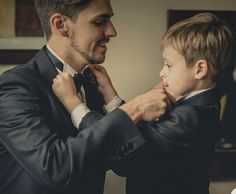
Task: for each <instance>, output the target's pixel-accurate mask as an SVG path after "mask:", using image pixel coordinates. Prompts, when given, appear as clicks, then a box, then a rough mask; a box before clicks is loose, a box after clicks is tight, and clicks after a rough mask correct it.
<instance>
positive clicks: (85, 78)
mask: <svg viewBox="0 0 236 194" xmlns="http://www.w3.org/2000/svg"><path fill="white" fill-rule="evenodd" d="M73 79H74V82H75V85H76V89H77V91H79V90H80V88H81V85H83V86H84V87H86V85H88V83H94V82H96V79H95V77H94V75H93V74H92V72H91V70H90V68H89V67H88V68H86V69H85V70H84V71H83V73H82V74H75V75H74V77H73Z"/></svg>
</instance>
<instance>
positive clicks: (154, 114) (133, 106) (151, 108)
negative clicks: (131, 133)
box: [120, 88, 169, 123]
mask: <svg viewBox="0 0 236 194" xmlns="http://www.w3.org/2000/svg"><path fill="white" fill-rule="evenodd" d="M168 104H169V98H168V96H167V95H166V92H165V91H164V90H163V89H156V88H155V89H152V90H150V91H148V92H146V93H145V94H143V95H140V96H137V97H136V98H134V99H133V100H131V101H129V102H127V103H125V104H123V105H122V106H120V109H122V110H123V111H125V112H126V113H127V114H128V115H129V117H130V118H131V119H132V120H133V122H134V123H137V122H138V121H139V120H141V119H142V120H144V121H153V120H156V119H159V118H160V117H162V116H163V115H164V114H165V112H166V111H167V110H168Z"/></svg>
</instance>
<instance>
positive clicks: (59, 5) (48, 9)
mask: <svg viewBox="0 0 236 194" xmlns="http://www.w3.org/2000/svg"><path fill="white" fill-rule="evenodd" d="M89 2H90V0H34V6H35V9H36V11H37V13H38V16H39V19H40V21H41V25H42V27H43V30H44V33H45V36H46V38H47V40H48V39H49V38H50V37H51V35H52V31H51V26H50V17H51V16H52V15H53V14H54V13H61V14H63V15H65V16H67V17H69V18H70V19H71V20H72V22H73V21H75V20H76V19H77V17H78V14H79V12H80V11H81V10H82V9H84V8H85V7H86V6H87V5H88V3H89Z"/></svg>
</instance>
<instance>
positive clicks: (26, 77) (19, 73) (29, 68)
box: [0, 63, 38, 84]
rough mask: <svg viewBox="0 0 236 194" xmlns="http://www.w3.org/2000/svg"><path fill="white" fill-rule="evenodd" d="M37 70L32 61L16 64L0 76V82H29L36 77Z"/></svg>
mask: <svg viewBox="0 0 236 194" xmlns="http://www.w3.org/2000/svg"><path fill="white" fill-rule="evenodd" d="M37 74H38V70H37V69H36V68H35V65H34V63H27V64H23V65H18V66H16V67H14V68H13V69H10V70H8V71H6V72H4V73H3V74H1V76H0V84H3V83H8V82H16V81H17V82H29V81H32V79H34V78H35V77H37Z"/></svg>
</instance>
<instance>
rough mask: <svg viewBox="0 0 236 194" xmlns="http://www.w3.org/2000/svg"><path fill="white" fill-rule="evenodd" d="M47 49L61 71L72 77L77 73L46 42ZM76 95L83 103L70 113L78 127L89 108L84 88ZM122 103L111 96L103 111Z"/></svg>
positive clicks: (108, 110)
mask: <svg viewBox="0 0 236 194" xmlns="http://www.w3.org/2000/svg"><path fill="white" fill-rule="evenodd" d="M47 49H48V50H49V51H50V52H51V53H52V54H53V55H54V56H55V57H56V58H57V59H58V60H59V61H60V62H62V64H63V72H67V73H68V74H70V75H71V76H72V77H73V76H74V75H75V74H76V73H77V72H76V71H75V70H74V69H73V68H72V67H71V66H70V65H69V64H68V63H66V62H65V61H64V60H63V59H62V58H61V57H59V56H58V55H57V54H56V53H55V52H54V51H53V50H52V48H51V47H50V45H49V44H47ZM56 69H57V71H58V73H61V71H60V70H59V69H58V68H56ZM78 95H79V96H80V97H81V99H82V101H83V103H81V104H79V105H77V106H76V107H75V109H74V110H73V111H72V113H71V120H72V122H73V125H74V126H75V127H76V128H77V129H78V128H79V125H80V123H81V121H82V119H83V118H84V116H85V115H86V114H88V113H89V112H91V110H90V109H89V108H88V107H87V105H86V103H85V98H84V96H85V95H84V88H83V87H81V92H79V93H78ZM121 103H122V100H121V98H120V97H119V96H115V97H114V98H113V100H112V101H111V102H109V103H108V104H106V105H104V111H105V112H106V113H109V112H111V111H113V110H115V109H116V108H118V107H119V106H120V104H121Z"/></svg>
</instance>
